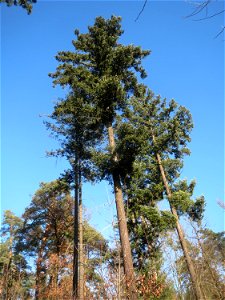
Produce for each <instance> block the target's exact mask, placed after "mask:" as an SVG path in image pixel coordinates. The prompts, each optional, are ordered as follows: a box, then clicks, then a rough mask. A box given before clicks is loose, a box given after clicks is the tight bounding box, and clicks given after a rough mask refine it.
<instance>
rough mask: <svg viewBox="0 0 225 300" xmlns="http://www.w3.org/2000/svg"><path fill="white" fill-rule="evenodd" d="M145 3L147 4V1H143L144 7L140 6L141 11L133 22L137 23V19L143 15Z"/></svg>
mask: <svg viewBox="0 0 225 300" xmlns="http://www.w3.org/2000/svg"><path fill="white" fill-rule="evenodd" d="M147 2H148V0H145V3H144V5H143V6H142V9H141V11H140V12H139V14H138V16H137V18H136V19H135V22H137V20H138V19H139V17H140V15H141V14H142V13H143V11H144V9H145V6H146V4H147Z"/></svg>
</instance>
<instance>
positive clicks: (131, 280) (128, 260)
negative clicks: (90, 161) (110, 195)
mask: <svg viewBox="0 0 225 300" xmlns="http://www.w3.org/2000/svg"><path fill="white" fill-rule="evenodd" d="M108 138H109V146H110V150H111V153H112V158H113V161H114V162H117V161H118V157H117V154H116V153H115V147H116V144H115V139H114V131H113V127H112V124H109V125H108ZM112 177H113V183H114V193H115V202H116V209H117V217H118V223H119V224H118V225H119V234H120V242H121V249H122V254H123V261H124V273H125V277H126V287H127V292H128V295H129V299H132V300H136V299H137V296H136V287H135V277H134V268H133V262H132V254H131V247H130V241H129V234H128V229H127V220H126V214H125V209H124V203H123V194H122V187H121V182H120V175H119V173H118V171H114V172H113V174H112Z"/></svg>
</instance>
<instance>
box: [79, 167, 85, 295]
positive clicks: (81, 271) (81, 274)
mask: <svg viewBox="0 0 225 300" xmlns="http://www.w3.org/2000/svg"><path fill="white" fill-rule="evenodd" d="M83 251H84V249H83V210H82V178H81V169H80V165H79V283H78V299H79V300H84V254H83Z"/></svg>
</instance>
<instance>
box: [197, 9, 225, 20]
mask: <svg viewBox="0 0 225 300" xmlns="http://www.w3.org/2000/svg"><path fill="white" fill-rule="evenodd" d="M224 11H225V9H223V10H221V11H219V12H217V13H215V14H213V15H211V16H208V17H205V18H201V19H195V20H193V21H202V20H207V19H211V18H213V17H215V16H218V15H220V14H222V13H224Z"/></svg>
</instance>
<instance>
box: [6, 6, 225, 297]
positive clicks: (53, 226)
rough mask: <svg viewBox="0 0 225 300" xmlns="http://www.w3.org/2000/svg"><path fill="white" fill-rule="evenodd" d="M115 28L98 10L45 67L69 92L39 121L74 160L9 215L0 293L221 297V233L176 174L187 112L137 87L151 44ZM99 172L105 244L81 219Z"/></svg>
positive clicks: (224, 269)
mask: <svg viewBox="0 0 225 300" xmlns="http://www.w3.org/2000/svg"><path fill="white" fill-rule="evenodd" d="M32 2H34V1H32ZM21 3H22V2H21ZM24 3H25V2H24ZM24 5H26V4H24ZM122 34H123V30H122V28H121V18H120V17H116V16H112V17H111V18H110V19H104V18H103V17H97V18H96V20H95V23H94V24H93V25H92V26H89V27H88V31H87V33H80V32H79V30H75V36H76V38H75V39H74V40H73V41H72V44H73V47H74V50H73V51H60V52H58V54H57V55H56V60H57V62H58V66H57V68H56V70H55V71H54V72H52V73H50V74H49V76H50V77H51V78H52V79H53V84H54V85H58V86H60V87H62V88H66V93H65V96H64V98H60V99H58V102H57V103H56V104H55V106H54V109H53V112H52V113H51V115H50V116H49V118H48V120H46V122H45V124H46V127H47V129H48V130H49V131H50V132H51V134H52V135H53V137H54V138H56V139H57V140H58V141H59V149H56V150H54V151H51V152H49V155H51V156H62V157H65V158H66V159H67V160H68V162H69V164H70V168H69V169H68V170H65V172H64V173H63V174H61V176H60V178H58V179H56V180H55V181H53V182H49V183H41V184H40V187H39V189H38V190H37V191H36V193H35V194H34V195H33V198H32V201H31V204H30V205H29V206H28V207H27V208H26V209H25V211H24V214H23V215H22V216H21V217H18V216H16V215H14V213H13V212H11V211H6V212H5V215H4V220H3V224H2V229H1V235H2V242H1V250H0V251H1V258H0V295H1V297H2V299H6V300H8V299H12V300H13V299H39V300H40V299H43V300H44V299H52V300H53V299H80V300H83V299H131V300H137V299H146V300H147V299H185V300H188V299H190V300H191V299H196V300H204V299H205V300H207V299H208V300H210V299H221V300H222V299H225V296H224V295H225V284H224V275H225V265H224V253H225V236H224V232H220V233H215V232H213V231H211V230H209V229H207V228H204V227H203V224H201V223H202V218H203V214H204V207H205V199H204V197H203V196H200V197H198V198H195V197H194V196H193V194H194V188H195V185H196V183H195V181H190V182H188V181H187V180H184V179H182V178H181V172H182V168H183V160H184V157H185V155H189V154H190V151H189V149H188V143H189V142H190V140H191V138H190V134H191V130H192V128H193V122H192V117H191V113H190V111H189V110H188V109H187V108H185V107H184V106H181V105H179V103H177V102H176V101H175V100H174V99H172V100H170V101H167V99H162V98H161V96H160V95H155V94H154V93H153V92H152V91H151V90H150V88H149V87H147V86H146V85H144V79H145V78H146V76H147V74H146V72H145V70H144V68H143V66H142V61H143V59H144V58H145V57H147V56H148V55H149V54H150V51H149V50H143V49H142V48H141V47H140V46H134V45H123V44H121V43H120V40H119V39H120V37H121V35H122ZM103 180H106V181H108V183H109V184H110V185H111V186H112V190H113V192H114V195H115V204H116V212H117V220H118V222H117V224H115V227H114V231H115V232H116V234H117V237H118V238H117V239H116V240H115V241H114V243H113V246H112V245H110V243H109V241H107V240H106V239H105V238H104V237H103V235H102V234H101V232H98V231H97V230H96V229H95V228H93V227H92V226H91V225H90V224H89V221H88V220H87V219H86V218H84V217H83V211H84V209H85V208H84V207H83V204H82V187H83V185H84V184H85V183H86V182H92V183H93V184H96V183H97V182H99V181H103ZM165 203H166V205H167V206H166V207H167V208H164V207H165V206H163V205H162V204H165ZM221 209H222V208H221ZM183 220H186V222H183ZM183 224H189V225H190V226H189V228H191V229H190V230H189V231H190V232H189V231H184V230H183V228H182V226H183ZM190 235H191V237H190ZM167 252H168V253H170V255H168V256H167V257H165V253H167Z"/></svg>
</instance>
